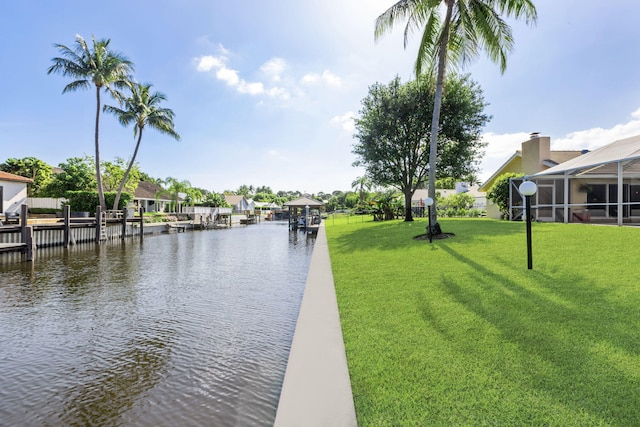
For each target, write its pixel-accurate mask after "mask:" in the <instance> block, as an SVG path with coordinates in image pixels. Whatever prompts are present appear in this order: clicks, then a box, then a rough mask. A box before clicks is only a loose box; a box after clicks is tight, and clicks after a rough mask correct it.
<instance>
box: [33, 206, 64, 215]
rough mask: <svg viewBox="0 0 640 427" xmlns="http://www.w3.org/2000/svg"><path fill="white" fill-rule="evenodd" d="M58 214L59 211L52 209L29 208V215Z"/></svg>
mask: <svg viewBox="0 0 640 427" xmlns="http://www.w3.org/2000/svg"><path fill="white" fill-rule="evenodd" d="M58 212H60V210H58V209H52V208H29V213H31V214H36V215H38V214H55V213H58Z"/></svg>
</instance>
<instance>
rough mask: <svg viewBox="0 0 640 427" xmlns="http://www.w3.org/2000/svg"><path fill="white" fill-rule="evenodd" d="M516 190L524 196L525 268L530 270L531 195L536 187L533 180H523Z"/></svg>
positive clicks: (534, 192) (531, 265) (531, 263)
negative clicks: (525, 226) (525, 220)
mask: <svg viewBox="0 0 640 427" xmlns="http://www.w3.org/2000/svg"><path fill="white" fill-rule="evenodd" d="M518 190H519V191H520V194H522V195H523V196H524V198H525V211H526V215H527V268H528V269H529V270H531V269H532V268H533V261H532V256H531V196H533V195H534V194H536V191H537V190H538V187H536V184H535V183H534V182H533V181H524V182H523V183H522V184H520V186H519V187H518Z"/></svg>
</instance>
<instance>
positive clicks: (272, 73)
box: [260, 58, 287, 82]
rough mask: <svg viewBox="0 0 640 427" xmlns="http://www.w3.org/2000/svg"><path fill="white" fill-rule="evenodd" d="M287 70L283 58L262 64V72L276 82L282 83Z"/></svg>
mask: <svg viewBox="0 0 640 427" xmlns="http://www.w3.org/2000/svg"><path fill="white" fill-rule="evenodd" d="M286 68H287V63H286V61H285V60H284V59H282V58H272V59H270V60H268V61H267V62H265V63H264V64H262V67H260V70H262V71H263V72H264V73H265V74H267V75H268V76H269V77H271V79H272V80H273V81H275V82H277V81H280V79H281V75H282V73H283V72H284V70H285V69H286Z"/></svg>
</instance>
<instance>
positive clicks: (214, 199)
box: [202, 192, 231, 208]
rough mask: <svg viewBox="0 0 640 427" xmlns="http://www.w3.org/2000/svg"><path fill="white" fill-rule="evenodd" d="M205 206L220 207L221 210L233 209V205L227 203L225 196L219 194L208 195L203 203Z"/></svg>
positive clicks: (211, 193)
mask: <svg viewBox="0 0 640 427" xmlns="http://www.w3.org/2000/svg"><path fill="white" fill-rule="evenodd" d="M202 204H203V206H213V207H220V208H229V207H231V205H229V203H227V200H226V199H225V198H224V194H218V193H213V192H210V193H207V195H206V196H205V199H204V202H203V203H202Z"/></svg>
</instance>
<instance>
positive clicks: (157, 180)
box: [140, 171, 164, 185]
mask: <svg viewBox="0 0 640 427" xmlns="http://www.w3.org/2000/svg"><path fill="white" fill-rule="evenodd" d="M140 181H143V182H152V183H154V184H156V185H163V184H164V181H163V180H162V179H161V178H154V177H152V176H151V175H149V174H148V173H146V172H142V171H140Z"/></svg>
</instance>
